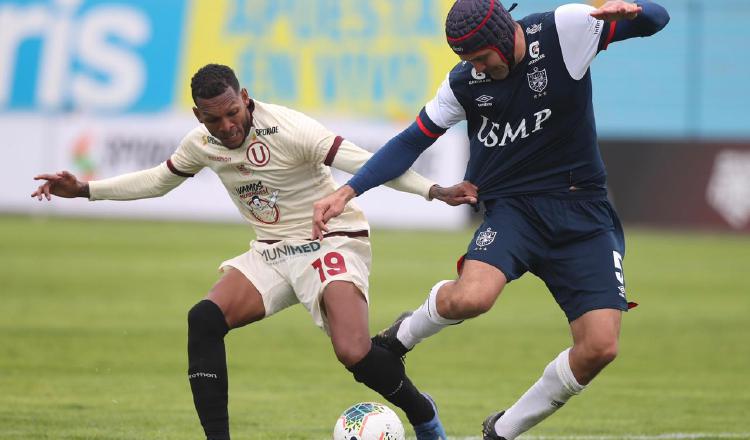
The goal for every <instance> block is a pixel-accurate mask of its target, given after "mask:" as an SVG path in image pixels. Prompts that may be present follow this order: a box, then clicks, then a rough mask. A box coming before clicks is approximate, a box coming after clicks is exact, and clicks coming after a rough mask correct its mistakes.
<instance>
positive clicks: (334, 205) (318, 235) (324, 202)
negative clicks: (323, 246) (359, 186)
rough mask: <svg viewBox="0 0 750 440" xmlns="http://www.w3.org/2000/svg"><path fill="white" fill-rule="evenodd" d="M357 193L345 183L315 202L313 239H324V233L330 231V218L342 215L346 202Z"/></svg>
mask: <svg viewBox="0 0 750 440" xmlns="http://www.w3.org/2000/svg"><path fill="white" fill-rule="evenodd" d="M356 195H357V193H355V192H354V189H352V187H351V186H349V185H344V186H342V187H341V188H339V189H337V190H336V191H334V192H333V193H332V194H329V195H328V196H326V197H323V198H322V199H320V200H318V201H317V202H315V203H313V220H312V239H313V240H322V239H323V235H324V234H325V233H326V232H328V226H326V224H327V223H328V220H330V219H332V218H334V217H338V216H339V215H341V213H342V212H344V208H345V207H346V203H347V202H348V201H349V200H351V199H353V198H354V196H356Z"/></svg>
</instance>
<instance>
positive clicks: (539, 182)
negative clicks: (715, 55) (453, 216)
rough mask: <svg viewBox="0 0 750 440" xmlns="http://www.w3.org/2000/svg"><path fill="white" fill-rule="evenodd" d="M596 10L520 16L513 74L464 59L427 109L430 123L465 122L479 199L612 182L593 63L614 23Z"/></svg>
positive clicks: (470, 172) (469, 172)
mask: <svg viewBox="0 0 750 440" xmlns="http://www.w3.org/2000/svg"><path fill="white" fill-rule="evenodd" d="M591 10H593V8H591V7H589V6H586V5H566V6H562V7H560V8H558V9H557V10H556V11H551V12H545V13H539V14H533V15H530V16H528V17H525V18H523V19H522V20H519V21H518V23H519V24H520V25H521V27H522V28H523V31H524V35H525V37H526V55H525V56H524V58H523V59H522V60H521V62H520V63H518V65H517V66H516V67H515V68H514V69H513V70H512V71H511V72H510V75H509V76H508V77H507V78H505V79H503V80H493V79H491V78H490V77H489V76H488V75H485V74H484V73H478V72H477V71H476V70H475V69H474V68H473V67H472V65H471V63H469V62H461V63H459V64H457V65H456V66H455V67H454V68H453V70H452V71H451V72H450V74H449V75H448V78H447V79H446V81H445V82H444V83H443V85H442V86H441V89H440V90H439V91H438V95H437V96H436V97H435V99H433V100H432V101H431V102H430V103H428V104H427V106H426V107H425V111H424V112H422V115H421V116H420V117H424V116H426V117H427V118H428V119H429V120H427V121H421V122H422V123H424V125H425V126H426V127H429V126H430V125H432V124H435V125H437V126H438V127H440V128H443V129H446V128H448V127H450V126H451V125H453V124H455V123H456V122H458V121H460V120H462V119H465V120H466V121H467V124H468V127H467V128H468V135H469V139H470V150H471V152H470V157H469V162H468V165H467V168H466V180H469V181H470V182H472V183H474V184H475V185H477V187H478V188H479V191H480V193H479V194H480V198H481V199H483V200H489V199H494V198H497V197H500V196H506V195H515V194H538V193H553V192H554V193H564V192H568V191H571V190H575V189H585V188H594V189H599V190H602V191H604V189H605V188H606V172H605V169H604V163H603V162H602V159H601V156H600V154H599V148H598V145H597V140H596V123H595V121H594V110H593V104H592V99H591V77H590V73H589V70H588V66H589V64H590V63H591V61H592V60H593V58H594V56H595V55H596V53H597V52H598V51H599V50H600V49H601V48H603V47H604V46H605V44H606V34H607V32H606V31H607V30H608V29H607V30H605V26H606V23H605V22H604V21H601V20H597V19H595V18H593V17H591V16H590V15H589V13H590V12H591ZM603 35H604V36H605V37H604V38H603V37H602V36H603Z"/></svg>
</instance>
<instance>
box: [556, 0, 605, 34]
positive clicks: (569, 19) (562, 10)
mask: <svg viewBox="0 0 750 440" xmlns="http://www.w3.org/2000/svg"><path fill="white" fill-rule="evenodd" d="M594 10H596V8H594V7H593V6H591V5H585V4H582V3H568V4H564V5H561V6H558V7H557V9H555V10H554V23H555V26H556V27H557V29H558V32H581V31H582V30H585V29H589V28H591V29H589V30H590V31H597V32H596V33H598V31H600V30H601V29H600V27H601V25H602V23H603V22H602V20H599V19H596V18H594V17H592V16H591V12H592V11H594Z"/></svg>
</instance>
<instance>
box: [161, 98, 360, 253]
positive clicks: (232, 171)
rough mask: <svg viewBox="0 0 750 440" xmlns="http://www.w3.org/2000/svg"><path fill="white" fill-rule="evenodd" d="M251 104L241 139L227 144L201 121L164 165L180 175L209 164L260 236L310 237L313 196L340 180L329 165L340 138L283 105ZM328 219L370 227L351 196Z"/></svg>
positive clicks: (337, 226) (337, 225)
mask: <svg viewBox="0 0 750 440" xmlns="http://www.w3.org/2000/svg"><path fill="white" fill-rule="evenodd" d="M251 105H254V108H253V109H251V110H252V127H251V129H250V133H249V134H248V136H247V139H245V142H244V144H243V145H242V146H241V147H239V148H236V149H232V150H230V149H228V148H226V147H224V146H223V145H222V144H221V142H219V141H218V140H217V139H216V138H214V137H213V136H211V134H210V133H209V132H208V130H207V129H206V127H205V126H203V125H200V126H198V127H197V128H195V129H193V130H192V131H191V132H190V133H188V134H187V136H185V138H184V139H183V140H182V142H181V143H180V146H179V148H178V149H177V151H175V152H174V154H172V157H171V158H170V159H169V160H168V161H167V167H168V168H169V170H170V171H171V172H172V173H174V174H176V175H178V176H182V177H191V176H193V175H195V174H196V173H197V172H198V171H200V170H201V169H202V168H204V167H207V168H210V169H211V170H212V171H213V172H214V173H216V174H217V175H218V176H219V179H221V182H222V183H223V184H224V187H225V188H226V190H227V192H228V193H229V196H230V197H231V199H232V202H234V204H235V205H236V206H237V208H238V209H239V211H240V213H241V214H242V216H243V217H245V219H247V221H249V222H250V223H251V224H252V225H253V227H254V229H255V232H256V235H257V237H258V238H259V239H289V238H309V237H310V231H311V230H312V205H313V203H314V202H315V201H316V200H318V199H320V198H321V197H323V196H324V195H327V194H329V193H332V192H333V191H335V190H336V188H337V186H338V185H337V184H336V182H335V181H334V180H333V178H332V177H331V170H330V168H329V166H330V165H331V163H332V162H333V159H334V157H335V156H336V153H337V152H338V149H339V147H340V145H341V143H342V141H343V139H342V138H341V137H340V136H336V135H335V134H333V133H332V132H331V131H329V130H328V129H326V128H325V127H323V125H321V124H320V123H318V122H317V121H315V120H313V119H312V118H310V117H308V116H306V115H304V114H302V113H299V112H296V111H294V110H291V109H288V108H286V107H282V106H278V105H273V104H266V103H262V102H258V101H253V104H251ZM328 226H329V230H330V231H363V230H368V229H369V226H368V223H367V220H366V219H365V216H364V214H363V213H362V211H361V210H360V209H359V207H357V206H356V204H354V203H351V202H350V203H348V204H347V206H346V208H345V210H344V212H343V213H342V214H341V215H340V216H339V217H336V218H333V219H331V220H330V222H329V224H328Z"/></svg>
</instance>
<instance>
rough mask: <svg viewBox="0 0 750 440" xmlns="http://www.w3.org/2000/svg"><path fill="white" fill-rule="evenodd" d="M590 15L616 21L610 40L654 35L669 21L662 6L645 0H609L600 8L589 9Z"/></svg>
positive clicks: (667, 14)
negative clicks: (633, 1) (632, 0)
mask: <svg viewBox="0 0 750 440" xmlns="http://www.w3.org/2000/svg"><path fill="white" fill-rule="evenodd" d="M591 16H592V17H594V18H598V19H600V20H606V21H609V22H617V25H616V26H615V30H614V34H613V35H611V36H610V41H622V40H626V39H628V38H633V37H647V36H650V35H654V34H655V33H657V32H659V31H660V30H662V29H664V27H665V26H666V25H667V23H669V13H668V12H667V10H666V9H664V7H662V6H661V5H659V4H657V3H654V2H652V1H645V0H636V2H635V3H628V2H625V1H622V0H610V1H608V2H606V3H605V4H603V5H602V6H601V7H600V8H598V9H595V10H593V11H591Z"/></svg>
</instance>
